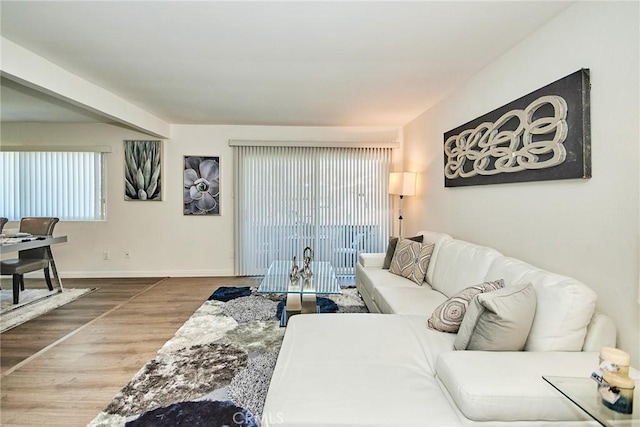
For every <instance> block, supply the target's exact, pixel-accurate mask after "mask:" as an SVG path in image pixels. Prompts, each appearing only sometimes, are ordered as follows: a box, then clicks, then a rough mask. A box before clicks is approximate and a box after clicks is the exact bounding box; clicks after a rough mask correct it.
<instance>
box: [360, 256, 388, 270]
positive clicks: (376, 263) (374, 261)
mask: <svg viewBox="0 0 640 427" xmlns="http://www.w3.org/2000/svg"><path fill="white" fill-rule="evenodd" d="M385 255H386V254H384V253H362V254H358V263H359V264H360V265H361V266H363V267H366V268H375V267H378V268H382V264H384V257H385Z"/></svg>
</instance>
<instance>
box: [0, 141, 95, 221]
mask: <svg viewBox="0 0 640 427" xmlns="http://www.w3.org/2000/svg"><path fill="white" fill-rule="evenodd" d="M0 166H1V167H2V171H1V175H2V184H1V191H2V194H1V195H0V216H5V217H7V218H9V219H10V220H12V221H13V220H19V219H20V218H22V217H28V216H52V217H58V218H60V219H61V220H101V219H104V199H103V188H104V185H103V154H102V153H100V152H0Z"/></svg>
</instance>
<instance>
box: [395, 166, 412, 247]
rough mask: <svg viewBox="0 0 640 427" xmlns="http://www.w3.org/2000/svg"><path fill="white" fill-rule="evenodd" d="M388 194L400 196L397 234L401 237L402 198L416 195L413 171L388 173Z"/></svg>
mask: <svg viewBox="0 0 640 427" xmlns="http://www.w3.org/2000/svg"><path fill="white" fill-rule="evenodd" d="M389 194H393V195H398V196H400V203H399V204H398V236H399V237H402V199H403V198H404V196H415V195H416V173H415V172H391V173H390V174H389Z"/></svg>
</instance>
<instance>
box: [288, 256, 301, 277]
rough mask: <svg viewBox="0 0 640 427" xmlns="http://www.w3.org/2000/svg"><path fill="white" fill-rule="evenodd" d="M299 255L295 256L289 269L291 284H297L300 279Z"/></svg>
mask: <svg viewBox="0 0 640 427" xmlns="http://www.w3.org/2000/svg"><path fill="white" fill-rule="evenodd" d="M297 259H298V257H297V256H295V255H294V256H293V262H292V263H291V271H289V280H290V281H291V284H296V283H297V282H298V280H299V279H300V271H299V270H298V261H297Z"/></svg>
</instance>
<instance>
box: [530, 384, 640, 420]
mask: <svg viewBox="0 0 640 427" xmlns="http://www.w3.org/2000/svg"><path fill="white" fill-rule="evenodd" d="M542 378H543V379H544V380H545V381H546V382H548V383H549V384H551V385H552V386H553V387H554V388H555V389H556V390H558V391H559V392H560V393H562V394H563V395H564V396H565V397H566V398H567V399H569V400H570V401H572V402H573V403H575V404H576V405H577V406H578V407H579V408H580V409H582V410H583V411H584V412H586V413H587V414H588V415H589V416H590V417H591V418H593V419H594V420H596V421H598V422H599V423H600V424H602V425H603V426H607V427H614V426H615V427H619V426H624V427H632V426H633V427H640V395H639V394H640V393H639V392H638V389H640V382H639V381H638V380H636V381H635V383H636V388H635V390H634V395H633V412H632V413H631V414H621V413H619V412H615V411H612V410H611V409H609V408H607V407H606V406H604V405H603V404H602V398H601V397H600V393H598V384H596V382H595V381H593V380H592V379H591V378H579V377H555V376H548V375H543V376H542Z"/></svg>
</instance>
